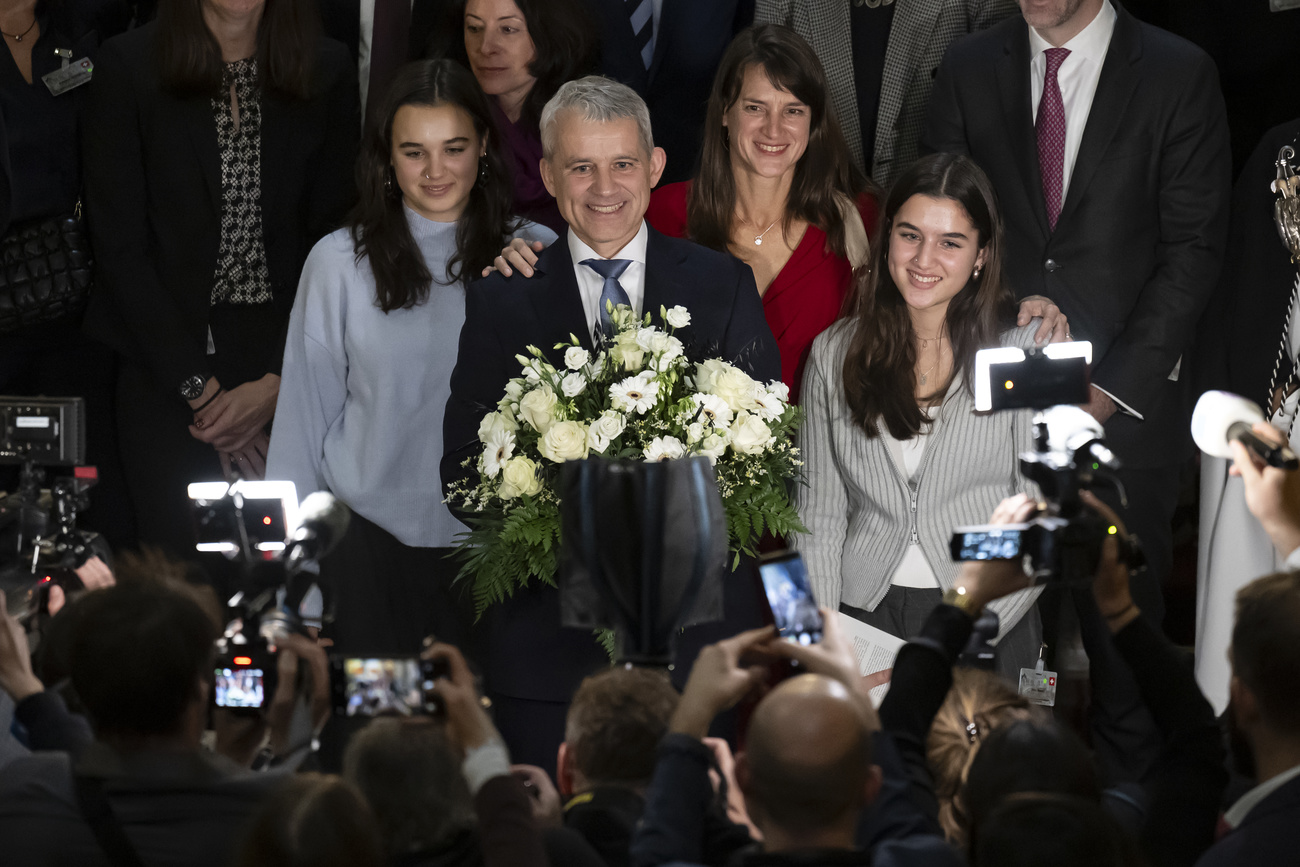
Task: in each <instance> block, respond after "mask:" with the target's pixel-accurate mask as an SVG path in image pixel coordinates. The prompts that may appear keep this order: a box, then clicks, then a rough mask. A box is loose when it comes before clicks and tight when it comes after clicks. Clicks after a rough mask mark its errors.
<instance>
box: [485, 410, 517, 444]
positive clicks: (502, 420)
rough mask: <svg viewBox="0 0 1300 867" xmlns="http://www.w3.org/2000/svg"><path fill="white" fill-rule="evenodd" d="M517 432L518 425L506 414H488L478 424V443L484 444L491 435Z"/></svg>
mask: <svg viewBox="0 0 1300 867" xmlns="http://www.w3.org/2000/svg"><path fill="white" fill-rule="evenodd" d="M517 430H519V423H518V422H516V421H515V420H514V418H513V417H511V415H510V414H509V413H508V412H490V413H488V414H487V415H485V416H483V420H482V421H481V422H479V424H478V441H479V442H481V443H486V442H487V441H488V440H489V439H491V438H492V435H493V434H496V433H501V432H506V431H509V432H513V431H517Z"/></svg>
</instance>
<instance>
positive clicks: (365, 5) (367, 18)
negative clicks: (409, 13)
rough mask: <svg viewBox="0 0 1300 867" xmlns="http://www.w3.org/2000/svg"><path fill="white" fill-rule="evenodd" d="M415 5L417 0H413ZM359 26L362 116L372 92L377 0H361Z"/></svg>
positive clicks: (358, 53)
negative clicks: (371, 70) (372, 48)
mask: <svg viewBox="0 0 1300 867" xmlns="http://www.w3.org/2000/svg"><path fill="white" fill-rule="evenodd" d="M411 5H412V6H414V5H415V0H411ZM360 12H361V14H360V18H359V19H358V22H357V24H358V27H357V78H358V79H359V81H358V83H359V84H360V86H361V117H362V118H363V119H364V118H365V116H366V97H367V96H368V95H369V93H370V43H371V41H372V40H373V39H374V36H375V0H361V8H360Z"/></svg>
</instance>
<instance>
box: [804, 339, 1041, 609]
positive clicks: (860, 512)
mask: <svg viewBox="0 0 1300 867" xmlns="http://www.w3.org/2000/svg"><path fill="white" fill-rule="evenodd" d="M1038 324H1039V321H1038V320H1037V319H1035V320H1034V321H1033V322H1031V323H1030V324H1029V325H1026V326H1024V327H1023V328H1017V329H1014V330H1011V331H1008V332H1006V333H1004V334H1003V335H1002V345H1004V346H1020V347H1022V348H1028V347H1030V346H1032V345H1033V341H1034V332H1035V331H1037V330H1038ZM850 336H851V323H850V322H848V321H847V320H841V321H840V322H838V323H836V324H835V325H833V326H831V328H830V329H828V330H827V331H826V332H824V333H823V334H822V335H821V336H820V337H818V338H817V339H816V340H815V341H814V342H813V345H812V352H811V354H810V356H809V359H808V365H807V369H806V370H805V372H804V378H803V392H802V394H803V408H804V410H805V412H806V413H807V416H806V418H805V420H804V424H803V428H802V430H801V431H800V434H799V444H800V448H801V450H802V457H803V461H804V473H805V480H806V482H807V484H806V485H801V486H800V487H799V490H798V492H797V494H796V507H797V508H798V510H799V516H800V517H801V518H802V519H803V523H804V526H806V527H807V528H808V533H807V535H799V536H796V537H795V539H794V541H793V547H794V548H795V549H796V550H798V551H799V552H800V553H801V554H802V555H803V558H804V562H805V564H806V565H807V569H808V575H809V577H810V578H811V579H812V584H813V590H814V592H815V593H816V594H817V599H818V600H820V601H821V603H822V604H824V605H830V606H831V607H836V603H838V602H842V603H844V604H845V605H849V606H852V607H854V608H861V609H865V610H867V611H872V610H874V609H875V607H876V606H877V605H879V604H880V600H882V599H883V598H884V597H885V594H886V593H887V592H888V591H889V584H890V579H891V578H892V576H893V574H894V571H895V570H896V569H897V568H898V564H899V563H900V562H902V559H903V554H904V553H905V552H906V550H907V546H908V543H909V542H910V541H911V540H912V539H913V538H915V539H916V541H917V542H918V543H919V544H920V546H921V550H922V552H923V553H924V554H925V559H926V560H927V561H928V562H929V564H930V568H931V569H933V570H934V574H935V577H936V578H938V580H939V585H940V586H941V587H942V588H943V589H945V590H946V589H948V588H949V587H951V586H952V583H953V581H954V580H955V579H956V577H957V568H958V567H957V564H955V563H953V562H952V558H951V555H950V553H949V544H948V540H949V539H950V538H951V536H952V530H953V528H954V527H958V526H961V525H963V524H983V523H986V522H987V521H988V519H989V516H990V515H991V514H992V513H993V509H994V508H995V507H996V506H997V504H998V503H999V502H1001V501H1002V500H1003V499H1005V498H1006V497H1009V496H1011V495H1013V494H1016V493H1019V492H1022V491H1024V492H1030V493H1036V489H1035V488H1034V486H1033V485H1032V483H1030V482H1029V481H1028V480H1027V479H1025V478H1024V477H1023V476H1022V475H1021V474H1020V469H1019V460H1018V455H1019V454H1020V452H1022V451H1025V450H1026V449H1029V448H1031V444H1032V434H1033V423H1032V418H1033V414H1032V413H1031V412H1030V411H1029V410H1017V411H1008V412H997V413H977V412H976V411H975V401H974V398H973V396H972V395H971V394H970V392H968V391H967V390H966V388H965V386H964V385H963V384H962V381H961V377H956V378H955V379H954V381H953V384H952V386H951V387H950V388H949V389H948V393H947V395H946V396H945V397H944V400H943V404H942V405H941V407H940V409H939V414H938V417H937V423H936V424H935V426H934V428H933V430H932V431H931V433H930V434H929V436H927V437H926V443H925V453H924V454H923V455H922V457H921V464H920V466H919V467H917V470H916V474H915V476H913V477H912V479H911V480H910V482H909V480H908V479H907V477H906V476H905V475H904V474H903V472H902V470H901V468H900V467H899V466H898V464H897V461H896V460H895V459H894V456H893V454H892V452H891V450H890V448H889V445H888V441H887V439H886V438H885V437H880V436H878V437H868V436H867V435H866V434H865V433H863V431H862V430H861V429H860V428H859V427H857V426H856V425H854V424H853V421H852V416H851V413H850V410H849V406H848V402H847V401H846V399H845V396H844V377H843V374H842V370H843V367H844V355H845V352H846V351H847V348H848V342H849V338H850ZM1040 592H1041V588H1035V589H1031V590H1025V591H1021V592H1019V593H1015V594H1012V595H1011V596H1008V597H1006V598H1005V599H1000V600H998V601H997V602H996V603H994V604H993V605H992V606H990V607H992V608H993V610H995V611H997V613H998V616H999V617H1000V618H1001V620H1002V629H1001V633H1000V634H1001V635H1005V634H1006V632H1007V630H1009V629H1010V628H1011V627H1012V626H1014V625H1015V624H1016V622H1017V621H1019V620H1020V618H1021V617H1023V616H1024V614H1025V613H1026V612H1027V611H1028V610H1029V609H1030V608H1031V607H1032V606H1033V604H1034V601H1035V600H1036V599H1037V598H1038V594H1039V593H1040Z"/></svg>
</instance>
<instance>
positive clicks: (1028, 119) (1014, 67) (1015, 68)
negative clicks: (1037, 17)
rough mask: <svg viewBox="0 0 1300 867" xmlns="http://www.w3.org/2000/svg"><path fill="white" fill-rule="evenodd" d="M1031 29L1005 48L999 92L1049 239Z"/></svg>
mask: <svg viewBox="0 0 1300 867" xmlns="http://www.w3.org/2000/svg"><path fill="white" fill-rule="evenodd" d="M1029 75H1030V70H1029V27H1028V25H1025V24H1021V25H1020V26H1019V27H1016V28H1014V32H1013V34H1012V35H1011V37H1010V38H1009V39H1008V41H1007V43H1006V44H1005V45H1004V46H1003V52H1002V56H1001V57H1000V58H998V61H997V76H998V93H999V96H1000V98H1001V101H1002V116H1003V119H1004V121H1005V122H1006V125H1007V130H1008V131H1009V138H1010V142H1011V156H1012V159H1014V160H1015V162H1016V165H1018V166H1019V167H1020V174H1021V181H1022V182H1023V183H1024V187H1025V197H1026V198H1027V199H1028V200H1029V207H1030V209H1031V210H1032V211H1033V213H1034V219H1035V220H1036V221H1037V222H1038V227H1039V230H1040V231H1041V232H1042V234H1043V237H1044V238H1046V237H1047V236H1048V235H1050V234H1051V233H1050V232H1049V231H1048V227H1047V205H1046V204H1045V203H1044V202H1043V179H1042V175H1041V174H1040V173H1039V171H1038V141H1037V138H1036V136H1035V132H1034V117H1033V104H1032V99H1031V97H1030V92H1029Z"/></svg>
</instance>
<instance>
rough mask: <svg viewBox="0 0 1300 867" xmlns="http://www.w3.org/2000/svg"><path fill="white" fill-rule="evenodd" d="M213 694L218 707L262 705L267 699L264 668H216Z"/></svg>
mask: <svg viewBox="0 0 1300 867" xmlns="http://www.w3.org/2000/svg"><path fill="white" fill-rule="evenodd" d="M213 695H214V697H215V699H216V702H217V707H261V706H262V704H263V702H264V701H265V699H266V686H265V683H264V682H263V678H262V669H260V668H224V667H223V668H218V669H216V677H215V678H214V682H213Z"/></svg>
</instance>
